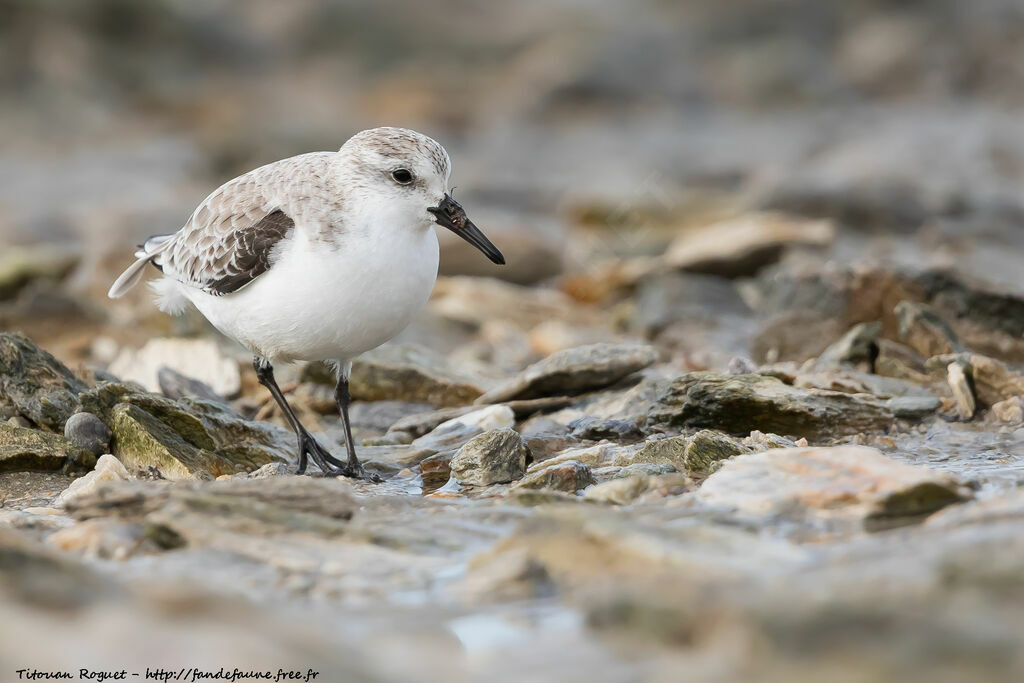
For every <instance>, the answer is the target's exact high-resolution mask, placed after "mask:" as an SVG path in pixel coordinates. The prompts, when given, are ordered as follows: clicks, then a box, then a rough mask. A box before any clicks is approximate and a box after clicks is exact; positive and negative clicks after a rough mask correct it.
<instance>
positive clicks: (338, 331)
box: [183, 226, 438, 362]
mask: <svg viewBox="0 0 1024 683" xmlns="http://www.w3.org/2000/svg"><path fill="white" fill-rule="evenodd" d="M437 265H438V244H437V236H436V234H435V233H434V230H433V228H431V227H426V226H422V227H415V228H413V229H396V230H388V229H381V228H379V227H378V228H376V229H373V230H365V231H364V230H358V229H357V230H352V231H349V232H348V233H343V234H341V235H339V236H338V239H337V243H336V244H333V243H331V242H324V241H321V240H318V239H317V238H315V237H313V236H312V231H306V230H295V231H294V232H293V233H292V235H291V236H290V238H289V239H288V242H287V244H286V245H284V247H283V249H282V251H281V253H280V257H279V258H278V260H277V262H276V263H275V264H274V265H273V267H271V268H270V270H268V271H267V272H266V273H264V274H263V275H261V276H260V277H258V278H257V279H256V280H255V281H254V282H253V283H252V284H250V285H248V286H246V287H244V288H243V289H241V290H239V291H238V292H235V293H234V294H229V295H227V296H221V297H215V296H212V295H210V294H206V293H204V292H201V291H198V290H195V289H192V288H185V290H186V291H184V292H183V293H184V294H185V295H186V296H187V297H188V298H189V299H190V300H191V301H192V302H193V303H194V304H195V306H196V307H197V308H198V309H199V311H200V312H201V313H202V314H203V315H204V316H206V318H207V319H208V320H209V321H210V322H211V323H213V325H214V326H216V327H217V329H219V330H221V331H222V332H223V333H225V334H227V335H228V336H230V337H233V338H235V339H237V340H238V341H239V342H241V343H242V344H244V345H245V346H247V347H248V348H250V349H251V350H252V351H253V352H255V353H259V354H261V355H263V356H265V357H267V358H269V359H271V360H278V361H284V362H289V361H293V360H307V361H308V360H341V361H344V360H348V359H351V358H354V357H355V356H357V355H359V354H360V353H363V352H365V351H368V350H370V349H372V348H375V347H377V346H379V345H381V344H383V343H384V342H386V341H387V340H389V339H391V338H392V337H394V336H395V335H396V334H398V333H399V332H401V331H402V330H403V329H404V328H405V327H406V326H407V325H408V324H409V322H410V321H411V320H412V318H413V316H414V315H415V314H416V312H417V311H419V310H420V309H421V308H422V307H423V305H424V304H425V303H426V302H427V299H428V298H429V296H430V292H431V290H432V289H433V287H434V281H435V280H436V278H437Z"/></svg>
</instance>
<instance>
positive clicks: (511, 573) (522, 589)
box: [459, 551, 554, 604]
mask: <svg viewBox="0 0 1024 683" xmlns="http://www.w3.org/2000/svg"><path fill="white" fill-rule="evenodd" d="M459 590H460V593H461V595H462V597H463V599H464V600H466V601H467V602H469V603H477V604H479V603H493V602H498V601H518V600H536V599H539V598H546V597H551V596H552V594H553V593H554V584H553V582H552V581H551V576H550V575H548V572H547V570H546V569H545V568H544V565H543V564H541V563H540V562H538V561H537V560H536V559H534V558H533V557H530V555H529V554H528V553H525V552H520V553H504V552H500V551H499V552H496V553H487V554H484V555H479V556H477V557H474V558H473V561H472V563H471V564H470V566H469V570H468V571H467V573H466V577H465V579H463V580H462V582H461V584H460V585H459Z"/></svg>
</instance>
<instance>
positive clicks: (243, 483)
mask: <svg viewBox="0 0 1024 683" xmlns="http://www.w3.org/2000/svg"><path fill="white" fill-rule="evenodd" d="M65 508H66V509H67V511H68V512H69V513H70V514H71V515H72V516H73V517H74V518H75V519H78V520H87V519H94V518H97V517H114V518H117V519H122V520H142V521H145V522H146V523H147V524H149V525H150V526H151V527H155V529H154V530H153V531H151V532H150V533H151V534H157V535H158V536H159V540H160V544H161V545H164V546H165V547H166V546H167V545H168V544H178V545H182V544H187V545H194V546H195V545H197V546H217V545H218V544H219V543H220V542H225V543H228V544H234V543H237V544H240V545H244V544H246V543H249V544H250V545H251V546H253V547H257V546H258V545H259V542H260V539H261V537H265V536H273V535H277V534H284V533H289V532H301V533H308V534H313V535H316V536H327V537H333V536H337V535H338V534H340V533H341V532H342V531H343V530H344V529H345V526H346V522H347V521H348V520H349V519H351V517H352V515H353V513H354V512H355V510H356V504H355V501H354V499H353V498H352V495H351V486H350V485H349V484H348V482H345V481H343V480H340V479H337V478H333V477H331V478H312V477H268V478H261V479H248V478H240V479H237V478H236V479H223V480H220V481H209V482H188V483H185V482H180V483H165V482H155V483H154V482H118V483H113V484H106V485H104V486H100V487H98V488H96V489H95V490H93V491H91V492H89V493H85V494H82V495H79V496H76V497H74V498H72V499H71V500H68V501H67V502H66V503H65ZM221 547H224V546H221Z"/></svg>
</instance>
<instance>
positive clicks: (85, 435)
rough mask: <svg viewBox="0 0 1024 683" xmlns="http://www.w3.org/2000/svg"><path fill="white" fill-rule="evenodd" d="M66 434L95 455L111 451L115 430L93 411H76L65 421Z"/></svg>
mask: <svg viewBox="0 0 1024 683" xmlns="http://www.w3.org/2000/svg"><path fill="white" fill-rule="evenodd" d="M64 436H65V437H67V438H68V439H69V440H70V441H71V442H72V443H74V444H76V445H78V446H80V447H82V448H83V449H85V450H86V451H88V452H90V453H92V454H93V455H95V456H100V455H103V454H104V453H109V452H110V439H111V437H112V436H113V432H111V431H110V427H108V426H107V425H105V424H103V420H101V419H99V418H98V417H96V416H95V415H93V414H92V413H75V414H74V415H72V416H71V417H69V418H68V421H67V422H65V423H64Z"/></svg>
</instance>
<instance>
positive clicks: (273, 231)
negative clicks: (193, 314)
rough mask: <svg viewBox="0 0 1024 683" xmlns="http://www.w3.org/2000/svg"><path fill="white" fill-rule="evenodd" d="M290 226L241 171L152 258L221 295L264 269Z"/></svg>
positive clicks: (182, 277) (172, 272) (168, 271)
mask: <svg viewBox="0 0 1024 683" xmlns="http://www.w3.org/2000/svg"><path fill="white" fill-rule="evenodd" d="M294 228H295V221H294V220H293V219H292V218H291V217H290V216H288V215H287V214H285V213H284V211H282V210H281V209H279V208H277V207H274V206H272V205H271V204H270V203H269V202H268V201H267V200H266V198H265V196H264V194H263V193H262V192H260V191H259V188H258V186H257V183H256V182H254V179H253V178H251V177H246V176H242V177H241V178H238V179H236V180H235V181H233V182H231V183H228V184H227V185H225V186H224V187H222V188H220V189H219V190H218V191H217V192H215V193H214V194H212V195H211V196H210V197H208V198H207V199H206V201H204V202H203V203H202V204H201V205H200V206H199V208H197V209H196V211H195V213H193V214H192V217H191V218H190V219H189V221H188V223H186V225H185V227H184V228H182V230H181V231H179V232H178V233H177V235H175V237H174V244H172V245H170V249H167V250H166V251H165V252H164V253H163V254H161V255H160V256H159V257H157V259H156V262H157V265H158V266H160V267H161V268H163V270H164V273H165V274H169V275H171V276H173V277H176V278H177V279H179V280H181V281H183V282H185V283H186V284H189V285H191V286H192V287H195V288H196V289H201V290H203V291H205V292H207V293H209V294H213V295H214V296H222V295H224V294H230V293H231V292H236V291H238V290H239V289H241V288H242V287H245V286H246V285H247V284H249V283H250V282H252V281H253V280H255V279H256V278H257V277H259V276H260V275H262V274H263V273H265V272H267V271H268V270H269V269H270V267H271V265H273V263H272V258H271V256H272V254H273V250H274V247H275V246H276V245H277V244H278V243H279V242H280V241H281V240H283V239H284V238H285V237H287V236H288V234H289V233H290V232H291V231H292V230H293V229H294Z"/></svg>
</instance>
